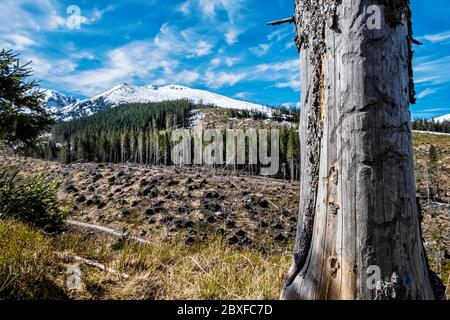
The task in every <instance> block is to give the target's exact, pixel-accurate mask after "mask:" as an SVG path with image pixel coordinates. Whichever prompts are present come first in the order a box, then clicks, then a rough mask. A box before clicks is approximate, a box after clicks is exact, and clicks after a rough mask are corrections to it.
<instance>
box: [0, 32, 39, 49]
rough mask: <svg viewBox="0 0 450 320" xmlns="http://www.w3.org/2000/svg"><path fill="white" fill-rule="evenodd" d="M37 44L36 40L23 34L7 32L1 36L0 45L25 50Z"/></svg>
mask: <svg viewBox="0 0 450 320" xmlns="http://www.w3.org/2000/svg"><path fill="white" fill-rule="evenodd" d="M33 45H35V42H34V41H33V40H32V39H30V38H29V37H27V36H24V35H21V34H5V35H3V36H1V37H0V46H1V47H2V48H6V49H13V50H24V49H25V48H28V47H31V46H33Z"/></svg>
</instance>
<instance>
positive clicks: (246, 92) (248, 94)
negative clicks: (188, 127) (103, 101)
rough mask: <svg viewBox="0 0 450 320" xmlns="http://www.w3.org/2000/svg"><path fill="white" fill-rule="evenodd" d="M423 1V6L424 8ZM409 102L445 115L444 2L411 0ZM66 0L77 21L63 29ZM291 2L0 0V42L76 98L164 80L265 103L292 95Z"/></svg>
mask: <svg viewBox="0 0 450 320" xmlns="http://www.w3.org/2000/svg"><path fill="white" fill-rule="evenodd" d="M430 3H433V4H432V5H431V4H430ZM412 4H413V12H414V28H415V37H416V38H418V39H419V40H421V41H422V42H424V45H423V46H418V47H416V48H415V51H416V56H415V57H416V59H415V71H416V76H415V77H416V82H417V85H416V90H417V97H418V103H417V104H416V105H415V106H412V111H413V117H435V116H439V115H442V114H448V113H450V103H449V98H450V94H449V92H450V50H449V49H450V19H449V18H448V17H449V16H450V3H449V1H448V0H435V1H433V2H430V1H426V0H412ZM70 5H77V6H78V7H79V8H80V9H81V16H82V17H81V28H80V29H69V28H68V27H67V21H68V18H69V17H70V15H71V13H67V8H68V7H69V6H70ZM292 12H293V0H272V1H261V0H130V1H119V0H98V1H87V0H85V1H76V0H68V1H65V0H64V1H55V0H34V1H33V0H2V1H1V2H0V21H2V23H1V24H0V48H12V49H15V50H16V51H17V52H19V53H21V55H22V58H23V59H24V61H25V60H32V61H33V65H32V66H33V68H34V69H35V76H36V78H38V79H40V80H41V86H42V87H47V88H50V89H55V90H59V91H62V92H64V93H67V94H72V95H74V96H77V97H86V96H92V95H94V94H96V93H99V92H101V91H103V90H105V89H109V88H110V87H112V86H114V85H117V84H120V83H124V82H126V83H129V84H135V85H145V84H158V85H164V84H171V83H177V84H181V85H186V86H190V87H195V88H200V89H206V90H210V91H214V92H217V93H220V94H224V95H228V96H231V97H235V98H239V99H244V100H249V101H252V102H257V103H262V104H268V105H282V104H289V105H295V104H296V103H297V102H298V101H299V87H300V85H299V82H300V79H299V68H300V67H299V63H298V55H297V53H296V49H295V47H294V46H293V41H292V39H293V37H294V33H293V27H292V25H290V26H289V25H286V26H280V27H276V28H274V27H268V26H266V23H267V22H268V21H271V20H274V19H279V18H284V17H289V16H291V15H292Z"/></svg>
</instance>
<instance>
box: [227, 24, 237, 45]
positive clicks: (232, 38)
mask: <svg viewBox="0 0 450 320" xmlns="http://www.w3.org/2000/svg"><path fill="white" fill-rule="evenodd" d="M238 36H239V32H238V31H237V30H236V29H234V28H231V29H230V30H228V32H227V33H226V34H225V41H226V42H227V43H228V44H229V45H233V44H236V43H237V42H238Z"/></svg>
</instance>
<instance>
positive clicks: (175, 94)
mask: <svg viewBox="0 0 450 320" xmlns="http://www.w3.org/2000/svg"><path fill="white" fill-rule="evenodd" d="M182 99H187V100H190V101H192V102H194V103H198V104H204V105H214V106H216V107H219V108H229V109H238V110H250V111H251V110H256V111H260V112H264V113H266V114H268V115H271V114H272V109H270V108H268V107H265V106H262V105H258V104H254V103H250V102H246V101H240V100H235V99H232V98H228V97H225V96H222V95H219V94H215V93H212V92H209V91H205V90H198V89H191V88H188V87H183V86H179V85H169V86H164V87H159V86H155V85H147V86H131V85H128V84H121V85H118V86H115V87H113V88H111V89H109V90H107V91H105V92H102V93H100V94H98V95H96V96H94V97H92V98H89V99H86V100H82V101H79V102H76V103H74V104H71V105H69V106H66V107H64V108H63V109H62V110H61V119H62V120H64V121H70V120H72V119H77V118H80V117H83V116H90V115H92V114H94V113H96V112H99V111H101V110H103V109H106V108H111V107H115V106H118V105H121V104H126V103H148V102H162V101H173V100H182Z"/></svg>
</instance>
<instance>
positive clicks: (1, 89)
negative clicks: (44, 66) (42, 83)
mask: <svg viewBox="0 0 450 320" xmlns="http://www.w3.org/2000/svg"><path fill="white" fill-rule="evenodd" d="M29 64H30V63H27V64H25V65H21V64H20V63H19V58H18V55H17V54H14V53H13V52H12V51H5V50H2V51H0V140H3V141H4V142H5V143H6V144H8V145H9V146H10V147H13V148H14V149H16V150H17V149H21V148H27V147H30V146H32V145H33V144H35V143H36V140H37V138H38V137H39V136H40V135H42V134H43V133H45V132H46V131H47V130H48V129H49V126H50V125H51V124H52V123H53V119H52V117H51V115H50V114H49V113H47V112H46V111H45V108H44V107H43V93H42V92H40V91H39V90H36V87H37V83H36V81H30V82H27V78H29V77H30V76H32V70H31V68H29V67H28V66H29Z"/></svg>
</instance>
